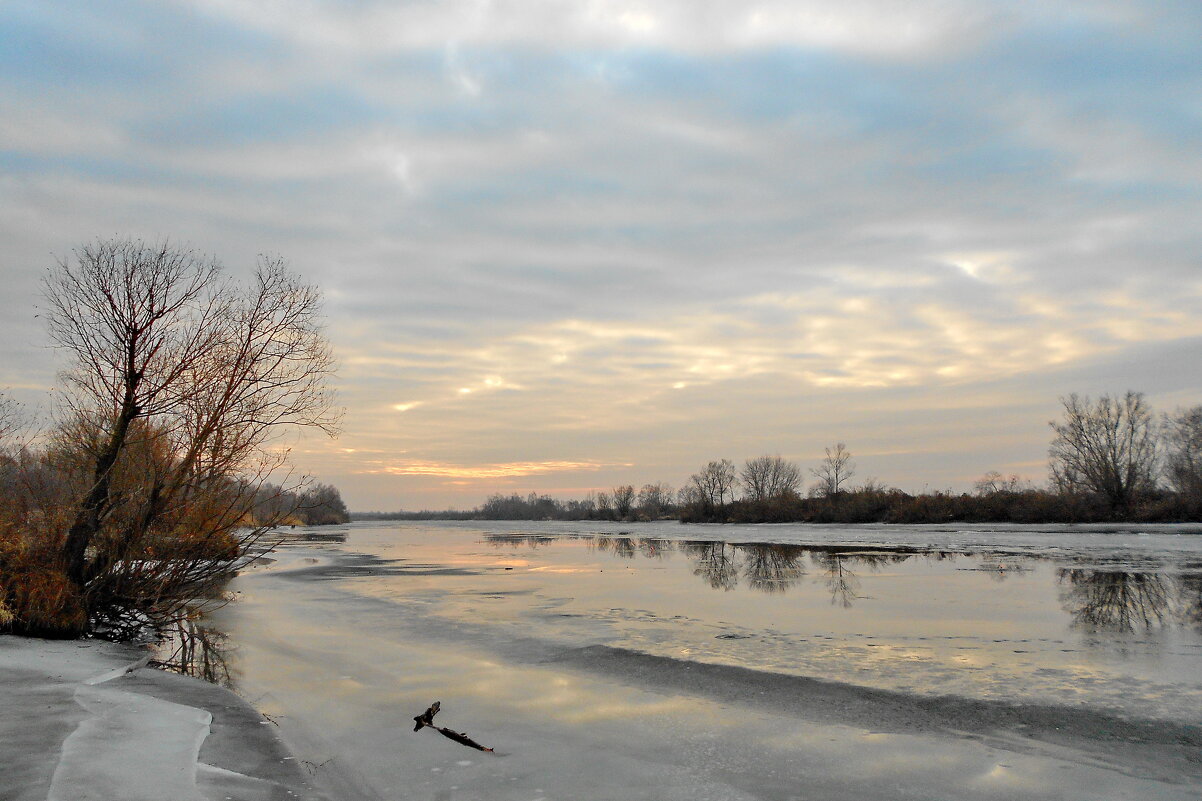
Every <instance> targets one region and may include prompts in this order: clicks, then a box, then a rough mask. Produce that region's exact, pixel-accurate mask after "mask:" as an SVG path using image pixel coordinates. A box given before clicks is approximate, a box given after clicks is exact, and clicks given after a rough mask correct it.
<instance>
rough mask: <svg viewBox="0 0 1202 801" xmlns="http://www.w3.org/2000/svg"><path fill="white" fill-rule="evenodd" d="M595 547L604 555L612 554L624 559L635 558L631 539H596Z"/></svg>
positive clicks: (594, 540)
mask: <svg viewBox="0 0 1202 801" xmlns="http://www.w3.org/2000/svg"><path fill="white" fill-rule="evenodd" d="M593 547H595V548H596V549H597V550H598V551H602V552H604V553H612V554H613V555H614V556H617V557H620V558H622V559H633V558H634V551H635V549H634V543H633V542H631V541H630V538H629V537H595V538H594V539H593Z"/></svg>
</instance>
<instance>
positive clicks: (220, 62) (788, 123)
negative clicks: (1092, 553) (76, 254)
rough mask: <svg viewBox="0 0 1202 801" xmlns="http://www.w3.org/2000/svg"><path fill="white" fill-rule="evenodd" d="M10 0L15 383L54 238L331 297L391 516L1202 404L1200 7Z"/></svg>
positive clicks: (947, 471) (948, 479)
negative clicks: (1066, 402) (191, 251)
mask: <svg viewBox="0 0 1202 801" xmlns="http://www.w3.org/2000/svg"><path fill="white" fill-rule="evenodd" d="M2 9H3V10H2V12H0V276H2V277H3V283H4V288H3V292H2V293H0V389H2V390H3V391H5V392H6V393H7V394H8V395H10V396H12V397H14V398H16V399H18V400H20V401H22V402H23V403H24V404H25V406H26V408H27V409H29V410H32V411H33V413H35V414H47V413H48V411H49V410H50V409H51V408H52V406H53V401H52V400H48V397H49V395H48V394H47V391H48V389H49V388H50V387H51V386H52V385H53V384H54V382H55V373H56V370H57V369H59V368H60V367H61V366H62V362H61V359H60V358H59V357H58V355H57V354H55V352H54V351H53V350H51V349H50V348H49V344H48V339H47V337H46V334H45V331H44V328H43V326H42V324H41V320H40V319H39V318H38V317H37V313H38V312H37V306H38V303H39V302H40V300H39V291H40V290H39V280H40V278H41V276H42V275H43V272H44V270H45V269H46V268H47V267H49V266H51V265H52V264H54V262H55V260H56V259H60V258H65V257H69V256H70V254H71V252H72V249H73V248H76V247H79V246H81V245H83V244H86V243H88V242H90V241H95V240H96V239H97V238H103V237H114V236H121V237H135V238H137V237H141V238H146V239H150V240H157V239H161V238H163V237H167V238H169V239H170V240H171V241H173V242H177V243H180V244H183V245H188V246H191V247H193V248H196V249H198V250H200V251H203V252H205V253H210V254H213V255H215V256H217V257H218V258H220V259H221V260H222V262H223V263H224V264H225V265H226V267H227V269H228V270H229V271H230V272H231V273H232V274H234V275H245V274H248V273H249V271H250V270H251V269H253V265H254V263H255V259H256V256H257V254H260V253H270V254H275V255H279V256H282V257H283V258H285V259H287V260H288V261H289V263H290V264H291V266H292V268H293V269H294V270H295V271H297V272H298V273H300V274H301V275H303V276H304V277H305V278H306V279H307V280H309V281H312V282H314V283H316V284H318V285H319V286H320V287H321V288H322V289H323V291H324V293H325V299H326V314H327V318H328V335H329V338H330V340H331V341H332V343H333V345H334V347H335V349H336V352H337V354H338V358H339V362H340V365H341V366H340V368H339V372H338V378H337V380H336V385H337V388H338V391H339V397H340V403H341V404H342V405H343V406H345V408H346V415H345V418H344V422H343V431H342V434H341V435H340V436H339V437H338V438H337V439H335V440H329V439H326V438H324V437H322V436H320V435H307V436H303V437H299V438H297V439H295V440H294V441H293V442H292V443H291V444H292V447H293V461H294V462H295V464H296V466H297V467H298V469H300V470H302V471H305V472H308V473H311V474H313V475H314V476H316V477H317V478H318V479H319V480H321V481H325V482H329V483H333V484H335V485H336V486H337V487H338V488H339V489H340V490H341V492H342V495H343V497H344V498H345V499H346V500H347V502H348V504H349V505H350V507H351V508H352V509H354V510H361V511H366V510H370V509H377V510H395V509H400V508H404V509H420V508H448V507H457V508H471V507H473V506H476V505H477V504H479V503H480V502H481V501H482V500H484V498H485V497H486V496H487V495H489V494H490V493H493V492H504V493H509V492H520V493H523V494H525V493H526V492H529V491H532V490H537V491H540V492H548V493H550V494H552V495H556V496H559V497H579V496H582V495H584V494H585V493H587V492H589V491H598V490H606V489H608V488H610V487H613V486H614V485H617V484H626V483H631V484H634V485H635V486H639V485H641V484H643V483H647V482H653V481H664V482H667V483H669V484H672V485H674V486H680V485H681V484H683V483H684V482H685V481H686V480H687V479H688V476H689V475H690V474H691V473H692V472H694V471H696V470H697V469H699V468H700V466H701V465H702V464H704V463H705V462H707V461H709V460H711V459H717V458H729V459H731V460H732V461H735V462H736V463H741V462H742V461H743V460H745V459H748V458H753V457H756V456H759V455H763V454H780V455H782V456H784V457H786V458H789V459H793V460H796V461H798V462H799V463H800V464H801V465H802V466H803V467H804V468H811V467H814V466H816V465H817V463H818V460H819V459H820V458H821V456H822V453H823V448H824V447H825V446H829V445H833V444H834V443H835V442H837V441H842V442H845V443H846V444H847V447H848V449H849V450H850V451H851V452H852V454H853V455H854V457H855V460H856V463H857V474H856V477H855V479H853V483H858V482H860V481H863V480H866V479H869V478H873V479H876V480H878V481H880V482H883V483H886V484H889V485H893V486H898V487H901V488H902V489H906V490H909V491H921V490H923V489H927V490H933V489H954V490H963V489H968V488H970V487H971V485H972V482H973V480H974V479H976V478H977V477H979V476H980V475H981V474H983V473H984V472H986V471H988V470H998V471H1001V472H1003V473H1017V474H1019V475H1022V476H1024V477H1027V478H1029V479H1032V480H1034V481H1036V482H1042V481H1044V480H1045V479H1046V475H1047V446H1048V443H1049V440H1050V433H1051V432H1050V429H1049V427H1048V422H1049V420H1052V419H1054V418H1056V417H1057V416H1058V412H1059V408H1060V407H1059V400H1058V399H1059V398H1060V397H1061V396H1063V395H1066V394H1067V393H1070V392H1078V393H1083V394H1089V395H1092V396H1095V397H1096V396H1097V395H1098V394H1101V393H1111V394H1113V393H1122V392H1125V391H1126V390H1128V389H1134V390H1139V391H1143V392H1146V393H1147V396H1148V399H1149V401H1150V402H1151V403H1152V405H1153V406H1154V407H1155V408H1156V409H1158V410H1162V411H1171V410H1172V409H1174V408H1177V407H1181V406H1192V405H1196V404H1199V403H1202V58H1199V56H1200V55H1202V45H1199V42H1202V4H1198V3H1197V2H1196V0H1182V1H1181V2H1177V1H1176V0H1155V1H1154V2H1153V1H1152V0H1122V2H1118V1H1117V0H1114V1H1112V0H1088V1H1084V0H1082V1H1080V2H1078V1H1077V0H1039V1H1038V2H1026V1H1025V0H908V2H904V3H902V2H889V1H886V0H843V1H842V2H840V3H831V2H822V1H820V0H794V1H793V2H754V0H740V1H738V2H736V1H733V0H730V1H728V0H708V1H707V0H691V1H690V2H686V1H685V0H658V2H636V1H635V0H581V1H580V2H566V1H565V0H491V1H490V0H421V1H415V2H376V1H375V0H345V2H333V1H332V0H331V1H326V0H289V1H288V2H283V0H162V1H160V2H126V1H123V0H115V2H110V3H103V4H100V3H91V2H69V1H68V2H56V3H45V2H40V1H34V2H22V1H21V0H9V2H5V3H4V4H3V6H2Z"/></svg>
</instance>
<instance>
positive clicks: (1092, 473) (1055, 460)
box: [1048, 391, 1157, 510]
mask: <svg viewBox="0 0 1202 801" xmlns="http://www.w3.org/2000/svg"><path fill="white" fill-rule="evenodd" d="M1060 402H1061V403H1062V404H1063V406H1064V419H1063V421H1062V422H1056V421H1055V420H1053V421H1051V422H1050V423H1048V425H1050V426H1051V427H1052V430H1053V431H1055V432H1056V436H1055V438H1054V439H1053V440H1052V445H1051V447H1050V448H1049V449H1048V459H1049V463H1050V468H1051V474H1052V481H1053V483H1054V484H1055V485H1056V486H1057V487H1058V488H1059V489H1060V490H1061V491H1062V492H1092V493H1096V494H1098V495H1100V496H1101V497H1103V498H1104V499H1106V501H1107V503H1109V504H1110V507H1111V508H1112V509H1115V510H1119V509H1125V508H1126V507H1127V506H1128V505H1129V504H1130V503H1131V501H1132V500H1133V499H1134V498H1135V497H1136V496H1138V495H1139V494H1140V493H1143V492H1147V491H1148V490H1151V489H1152V488H1153V487H1154V486H1155V482H1156V478H1155V476H1156V466H1157V442H1156V426H1155V424H1154V421H1153V418H1152V412H1151V410H1150V409H1149V408H1148V405H1147V403H1145V402H1144V396H1143V393H1142V392H1131V391H1128V392H1127V394H1126V395H1124V396H1123V397H1121V398H1112V397H1110V396H1109V395H1102V396H1101V397H1100V398H1098V400H1097V401H1096V402H1093V401H1091V400H1090V399H1089V397H1088V396H1086V397H1082V396H1080V395H1077V394H1076V393H1073V394H1071V395H1069V396H1068V397H1066V398H1061V399H1060Z"/></svg>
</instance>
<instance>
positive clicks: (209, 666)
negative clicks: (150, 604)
mask: <svg viewBox="0 0 1202 801" xmlns="http://www.w3.org/2000/svg"><path fill="white" fill-rule="evenodd" d="M161 636H162V638H163V639H162V640H161V642H160V643H159V646H158V651H159V653H160V654H167V656H166V657H165V658H163V659H160V660H156V663H157V664H158V665H159V666H160V667H163V668H166V669H167V670H170V671H172V672H174V673H182V674H183V675H185V676H195V677H196V678H198V679H204V680H205V681H207V682H210V683H212V684H219V685H221V686H222V687H227V688H230V689H233V686H234V680H233V676H232V675H231V673H230V666H229V662H228V660H227V655H228V645H227V642H226V640H227V637H226V635H225V633H224V632H220V631H217V630H216V629H211V628H209V627H207V626H202V625H200V624H199V623H198V622H197V621H196V620H190V619H185V620H180V621H177V622H175V623H174V624H172V625H171V626H170V627H169V628H167V629H165V630H163V631H162V632H161Z"/></svg>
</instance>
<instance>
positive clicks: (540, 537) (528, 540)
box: [484, 534, 555, 548]
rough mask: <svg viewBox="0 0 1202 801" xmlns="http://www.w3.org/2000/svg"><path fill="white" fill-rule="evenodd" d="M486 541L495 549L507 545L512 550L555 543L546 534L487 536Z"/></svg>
mask: <svg viewBox="0 0 1202 801" xmlns="http://www.w3.org/2000/svg"><path fill="white" fill-rule="evenodd" d="M484 541H485V542H486V543H488V544H489V545H492V546H493V547H494V548H503V547H505V546H506V545H508V546H510V547H512V548H517V547H520V546H522V545H525V546H526V547H528V548H538V547H541V546H543V545H550V544H551V543H552V542H554V541H555V538H554V537H548V536H547V535H545V534H485V535H484Z"/></svg>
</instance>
